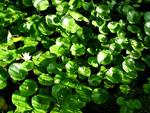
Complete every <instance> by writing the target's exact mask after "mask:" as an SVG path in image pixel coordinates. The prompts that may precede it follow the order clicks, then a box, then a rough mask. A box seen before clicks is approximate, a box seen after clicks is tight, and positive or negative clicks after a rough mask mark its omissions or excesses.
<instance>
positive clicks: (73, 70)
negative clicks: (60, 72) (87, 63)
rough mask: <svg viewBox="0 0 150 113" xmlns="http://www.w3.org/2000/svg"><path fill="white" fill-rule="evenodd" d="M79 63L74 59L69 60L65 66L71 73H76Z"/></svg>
mask: <svg viewBox="0 0 150 113" xmlns="http://www.w3.org/2000/svg"><path fill="white" fill-rule="evenodd" d="M78 67H79V66H78V64H77V63H76V62H74V61H68V62H67V64H66V65H65V68H66V70H67V71H68V72H70V73H76V72H77V71H78Z"/></svg>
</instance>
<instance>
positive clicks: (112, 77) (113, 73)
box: [105, 67, 123, 83]
mask: <svg viewBox="0 0 150 113" xmlns="http://www.w3.org/2000/svg"><path fill="white" fill-rule="evenodd" d="M122 76H123V73H122V71H121V70H120V69H118V68H116V67H111V68H110V69H109V70H108V71H107V72H106V74H105V77H106V79H107V80H108V81H110V82H112V83H119V82H121V80H122Z"/></svg>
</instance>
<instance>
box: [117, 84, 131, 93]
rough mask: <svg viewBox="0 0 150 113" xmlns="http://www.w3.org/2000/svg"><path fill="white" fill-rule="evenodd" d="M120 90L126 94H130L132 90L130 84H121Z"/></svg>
mask: <svg viewBox="0 0 150 113" xmlns="http://www.w3.org/2000/svg"><path fill="white" fill-rule="evenodd" d="M119 88H120V91H121V92H122V93H124V94H128V93H129V91H130V87H129V86H128V85H120V87H119Z"/></svg>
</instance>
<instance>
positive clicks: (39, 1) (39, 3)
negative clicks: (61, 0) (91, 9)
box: [32, 0, 49, 11]
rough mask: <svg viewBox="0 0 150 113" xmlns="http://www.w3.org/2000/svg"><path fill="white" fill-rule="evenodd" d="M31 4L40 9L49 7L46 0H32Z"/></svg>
mask: <svg viewBox="0 0 150 113" xmlns="http://www.w3.org/2000/svg"><path fill="white" fill-rule="evenodd" d="M32 3H33V6H34V7H35V8H36V9H37V10H40V11H44V10H46V9H47V8H48V7H49V2H48V0H32Z"/></svg>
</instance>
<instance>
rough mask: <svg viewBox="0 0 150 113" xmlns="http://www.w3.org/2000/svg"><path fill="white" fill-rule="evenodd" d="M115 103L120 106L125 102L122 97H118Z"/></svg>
mask: <svg viewBox="0 0 150 113" xmlns="http://www.w3.org/2000/svg"><path fill="white" fill-rule="evenodd" d="M116 102H117V104H118V105H120V106H122V105H125V104H126V101H125V99H124V98H123V97H118V98H117V100H116Z"/></svg>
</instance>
